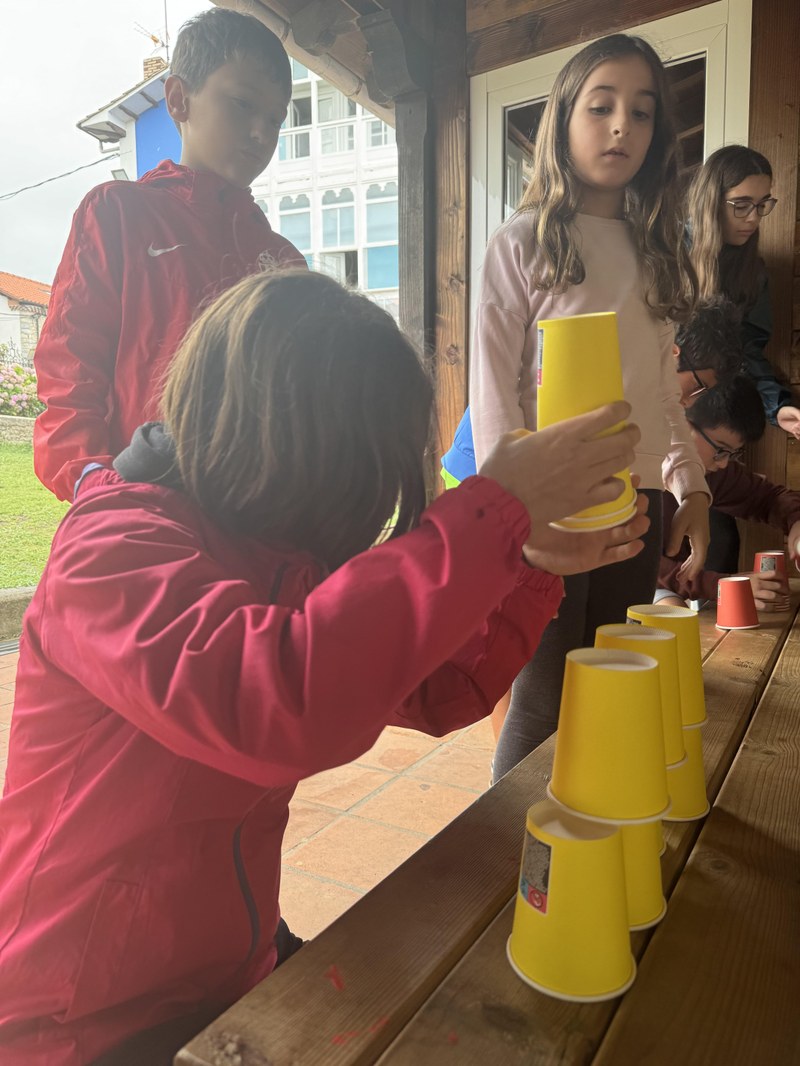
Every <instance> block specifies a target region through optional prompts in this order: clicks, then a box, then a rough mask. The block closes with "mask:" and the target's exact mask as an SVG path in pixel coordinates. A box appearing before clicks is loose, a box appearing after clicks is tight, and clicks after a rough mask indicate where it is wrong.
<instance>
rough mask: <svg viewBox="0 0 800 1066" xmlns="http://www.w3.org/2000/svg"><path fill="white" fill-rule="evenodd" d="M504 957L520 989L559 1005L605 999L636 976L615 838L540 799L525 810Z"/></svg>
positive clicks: (609, 829) (610, 830) (612, 829)
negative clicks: (524, 985)
mask: <svg viewBox="0 0 800 1066" xmlns="http://www.w3.org/2000/svg"><path fill="white" fill-rule="evenodd" d="M507 954H508V959H509V962H510V963H511V965H512V967H513V968H514V970H515V971H516V973H517V974H518V975H519V976H520V977H521V978H522V980H523V981H525V982H527V984H529V985H532V986H533V987H534V988H536V989H538V990H539V991H540V992H545V993H547V994H548V995H551V996H555V997H556V998H558V999H568V1000H581V1001H587V1002H592V1001H596V1000H603V999H611V998H613V997H614V996H619V995H621V994H622V993H623V992H624V991H625V990H626V989H627V988H629V987H630V985H631V983H632V981H633V978H634V976H635V974H636V963H635V962H634V960H633V956H632V955H631V946H630V935H629V932H628V911H627V904H626V897H625V873H624V865H623V861H622V840H621V837H620V833H619V830H618V829H617V827H616V826H608V825H600V824H598V823H597V822H590V821H587V820H586V819H585V818H580V817H579V816H578V815H574V814H571V813H570V812H569V811H565V810H564V809H563V808H562V807H559V806H558V804H556V803H553V802H552V801H551V800H543V801H542V802H541V803H537V804H535V805H534V806H533V807H531V808H530V810H529V811H528V817H527V824H526V832H525V845H524V848H523V852H522V864H521V867H520V878H519V885H518V891H517V895H516V903H515V907H514V925H513V928H512V931H511V936H510V937H509V939H508V945H507Z"/></svg>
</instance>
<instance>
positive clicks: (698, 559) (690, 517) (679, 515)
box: [665, 492, 711, 581]
mask: <svg viewBox="0 0 800 1066" xmlns="http://www.w3.org/2000/svg"><path fill="white" fill-rule="evenodd" d="M708 504H709V499H708V496H706V494H705V493H704V492H690V493H689V495H688V496H686V498H685V499H684V501H683V503H682V504H681V505H680V507H679V508H678V510H677V511H676V512H675V515H674V517H673V519H672V525H671V526H670V531H669V542H668V544H667V547H666V550H665V554H666V555H677V554H678V552H679V551H680V547H681V544H682V543H683V538H684V537H688V538H689V543H690V545H691V547H692V551H691V554H690V555H689V558H688V559H687V560H686V562H685V563H684V564H683V566H682V567H681V568H680V570H679V571H678V576H679V577H681V578H685V579H686V580H687V581H691V580H692V578H695V577H697V575H698V574H699V573H700V571H701V570H702V569H703V564H704V563H705V561H706V554H707V553H708V542H709V540H710V539H711V537H710V534H709V531H708Z"/></svg>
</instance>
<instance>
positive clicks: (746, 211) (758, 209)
mask: <svg viewBox="0 0 800 1066" xmlns="http://www.w3.org/2000/svg"><path fill="white" fill-rule="evenodd" d="M777 202H778V201H777V199H776V198H775V197H774V196H770V198H769V199H768V200H761V201H760V202H759V203H757V204H754V203H753V201H752V200H726V201H725V203H726V204H728V206H729V207H732V208H733V214H734V217H735V218H749V217H750V216H751V215H752V213H753V212H754V211H755V213H756V214H757V215H758V217H759V218H763V217H764V215H768V214H769V213H770V211H771V210H772V209H773V207H774V206H775V204H776V203H777Z"/></svg>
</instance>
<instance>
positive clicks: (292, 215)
mask: <svg viewBox="0 0 800 1066" xmlns="http://www.w3.org/2000/svg"><path fill="white" fill-rule="evenodd" d="M310 207H311V204H310V201H309V199H308V197H307V196H305V195H303V194H302V193H301V194H300V195H299V196H295V197H291V196H284V197H282V198H281V202H280V208H279V210H280V218H279V222H280V232H281V235H282V236H284V237H286V238H287V240H290V241H291V242H292V244H293V245H294V246H295V248H297V249H298V251H301V252H309V251H310V250H311V210H310Z"/></svg>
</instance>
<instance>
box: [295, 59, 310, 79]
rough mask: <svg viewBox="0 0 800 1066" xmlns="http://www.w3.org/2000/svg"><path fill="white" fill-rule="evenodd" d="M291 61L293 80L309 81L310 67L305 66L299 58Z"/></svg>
mask: <svg viewBox="0 0 800 1066" xmlns="http://www.w3.org/2000/svg"><path fill="white" fill-rule="evenodd" d="M291 62H292V81H308V67H304V66H303V64H302V63H301V62H300V61H299V60H297V59H293V60H292V61H291Z"/></svg>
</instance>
